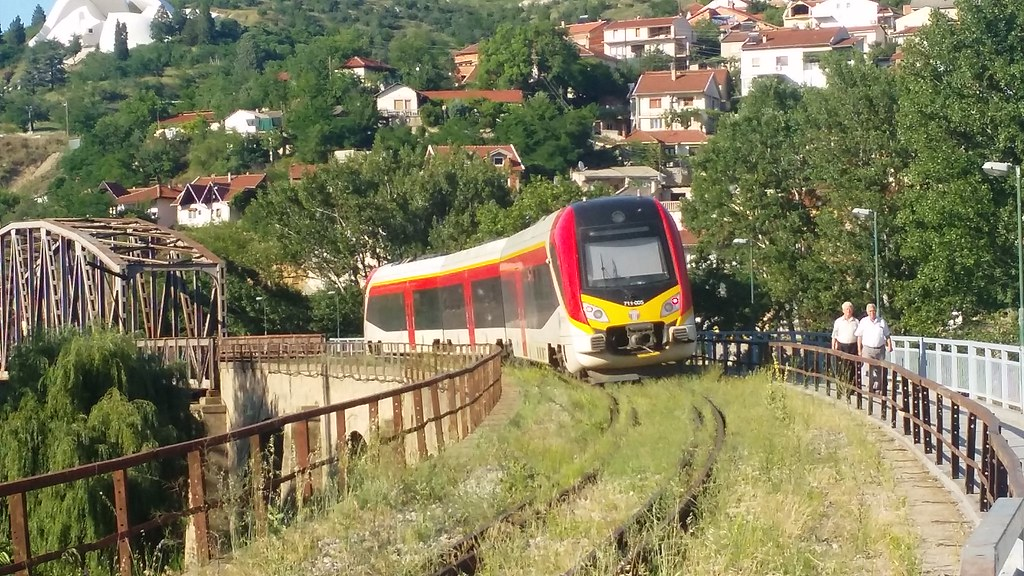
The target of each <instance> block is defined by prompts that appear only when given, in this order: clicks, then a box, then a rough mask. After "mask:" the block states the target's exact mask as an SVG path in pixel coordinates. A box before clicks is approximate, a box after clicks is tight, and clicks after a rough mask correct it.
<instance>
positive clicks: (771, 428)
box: [657, 375, 920, 575]
mask: <svg viewBox="0 0 1024 576" xmlns="http://www.w3.org/2000/svg"><path fill="white" fill-rule="evenodd" d="M696 389H697V390H698V391H702V392H706V393H707V394H708V395H709V396H711V397H712V398H713V399H714V400H715V401H716V402H717V403H718V404H719V405H720V407H721V408H722V409H723V411H724V412H725V414H726V418H727V419H728V440H727V443H726V449H725V453H724V454H723V455H722V458H721V460H720V462H719V465H718V468H717V471H716V473H715V475H714V481H713V485H712V487H711V488H710V490H709V491H708V492H707V493H706V494H705V496H704V497H703V498H702V501H701V510H702V515H701V517H700V523H699V524H698V527H697V529H696V530H695V531H694V532H692V533H691V534H689V535H686V536H679V537H665V538H664V541H665V547H664V549H663V554H662V555H661V557H660V558H659V559H658V566H659V568H660V569H659V570H657V571H658V572H660V573H666V574H677V573H680V571H683V570H684V571H685V572H686V573H688V574H815V575H818V574H891V575H904V574H918V573H920V564H919V560H918V557H917V536H916V535H915V532H914V530H913V528H912V526H911V523H910V521H909V519H908V517H907V513H906V505H905V502H904V501H903V499H902V498H900V497H898V496H896V495H895V494H896V492H897V491H896V490H895V486H894V480H893V474H892V472H891V469H890V468H889V466H888V465H887V464H886V462H885V460H884V457H883V455H882V453H881V451H880V448H879V447H878V446H877V445H876V444H874V443H873V442H872V440H871V438H870V436H869V433H868V427H870V426H872V424H870V423H868V422H865V421H864V420H863V419H861V418H859V417H857V416H856V415H851V414H850V413H849V412H848V411H846V410H844V409H842V408H840V407H838V406H834V405H830V404H829V403H827V402H824V401H822V400H820V399H816V398H813V397H809V396H806V395H804V394H802V393H800V392H798V391H795V390H792V389H789V388H788V387H786V385H784V384H781V383H771V382H770V381H769V378H768V376H766V375H757V376H751V377H747V378H742V379H725V380H722V381H717V380H716V379H715V378H714V377H713V376H711V377H707V378H704V379H702V380H701V381H700V382H698V383H697V385H696Z"/></svg>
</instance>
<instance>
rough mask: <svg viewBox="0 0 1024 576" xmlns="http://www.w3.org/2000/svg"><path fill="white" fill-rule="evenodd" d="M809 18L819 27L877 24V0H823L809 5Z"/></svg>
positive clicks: (849, 26) (855, 26)
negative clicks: (875, 0)
mask: <svg viewBox="0 0 1024 576" xmlns="http://www.w3.org/2000/svg"><path fill="white" fill-rule="evenodd" d="M811 18H812V19H813V20H814V25H815V26H816V27H819V28H838V27H840V26H842V27H845V28H858V27H861V26H875V25H877V24H878V2H874V1H873V0H824V2H821V3H819V4H816V5H814V6H811Z"/></svg>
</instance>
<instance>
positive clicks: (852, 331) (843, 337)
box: [832, 302, 859, 385]
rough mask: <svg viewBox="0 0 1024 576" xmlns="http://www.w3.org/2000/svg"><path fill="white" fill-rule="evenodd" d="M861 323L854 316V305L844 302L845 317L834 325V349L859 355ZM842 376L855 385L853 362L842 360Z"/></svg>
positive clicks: (840, 367) (837, 320)
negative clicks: (858, 337)
mask: <svg viewBox="0 0 1024 576" xmlns="http://www.w3.org/2000/svg"><path fill="white" fill-rule="evenodd" d="M858 325H859V321H858V320H857V318H855V317H854V316H853V303H852V302H843V315H842V316H840V317H839V318H836V321H835V322H834V323H833V324H832V349H833V350H839V351H840V352H846V353H847V354H858V353H859V351H858V349H857V326H858ZM837 368H838V369H839V373H840V375H842V376H844V377H845V378H846V381H847V382H849V383H850V384H851V385H853V384H854V374H855V370H854V366H853V361H852V360H842V361H840V362H839V363H838V365H837Z"/></svg>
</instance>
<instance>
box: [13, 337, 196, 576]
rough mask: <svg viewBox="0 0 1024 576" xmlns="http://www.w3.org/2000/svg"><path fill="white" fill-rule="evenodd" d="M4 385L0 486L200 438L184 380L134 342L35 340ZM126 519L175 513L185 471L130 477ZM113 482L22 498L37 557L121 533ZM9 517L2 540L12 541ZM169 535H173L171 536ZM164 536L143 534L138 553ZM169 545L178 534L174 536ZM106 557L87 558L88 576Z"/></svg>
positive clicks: (139, 470)
mask: <svg viewBox="0 0 1024 576" xmlns="http://www.w3.org/2000/svg"><path fill="white" fill-rule="evenodd" d="M9 366H10V380H9V381H8V382H6V383H5V384H4V386H3V387H0V462H2V463H3V464H2V465H0V481H2V482H6V481H10V480H15V479H19V478H24V477H27V476H32V475H35V474H42V473H46V472H55V471H58V470H63V469H66V468H72V467H75V466H80V465H84V464H88V463H91V462H98V461H101V460H106V459H110V458H116V457H118V456H124V455H127V454H133V453H136V452H139V451H142V450H146V449H151V448H156V447H157V446H163V445H168V444H173V443H176V442H181V441H185V440H189V439H192V438H197V437H199V436H200V435H201V434H202V427H201V424H200V423H199V421H198V420H197V419H196V418H195V417H194V416H193V415H192V414H191V413H190V411H189V404H190V397H189V393H188V382H187V381H186V380H184V375H183V372H182V371H181V370H180V369H178V368H175V367H169V366H165V365H164V364H163V362H162V360H160V359H158V358H156V357H155V356H150V355H147V354H145V353H143V352H141V351H140V350H139V348H138V346H137V345H136V343H135V342H134V341H133V339H132V337H131V336H130V335H125V334H116V333H112V332H102V331H96V332H88V333H79V332H75V331H69V332H62V333H43V334H37V335H35V336H33V337H32V339H30V340H29V341H27V342H25V343H23V344H21V345H19V346H17V347H16V348H15V349H14V351H13V354H12V356H11V359H10V364H9ZM127 479H128V493H129V494H130V495H131V497H130V498H129V499H128V518H129V522H131V523H132V524H135V525H138V524H140V523H142V522H144V521H146V520H149V519H151V518H153V517H154V516H155V515H157V514H160V513H163V512H171V511H177V510H179V509H180V505H181V501H182V498H183V494H184V493H185V490H186V489H187V469H186V467H185V466H184V463H183V462H182V461H180V460H175V459H163V460H156V461H153V462H150V463H147V464H143V465H140V466H136V467H133V468H131V469H129V470H128V473H127ZM113 502H114V494H113V483H112V480H111V477H110V476H109V475H100V476H95V477H92V478H88V479H85V480H80V481H78V482H72V483H68V484H61V485H59V486H55V487H53V488H49V489H44V490H37V491H33V492H30V493H29V494H28V506H29V509H30V510H32V512H33V514H34V515H35V517H36V518H45V519H46V521H45V522H31V523H30V524H29V531H30V534H29V538H30V541H31V542H32V546H33V548H34V549H37V550H57V549H60V548H63V547H65V546H67V545H68V544H69V543H73V542H93V541H96V540H98V539H99V538H101V537H103V536H107V535H108V534H112V533H114V532H115V531H116V530H117V526H115V522H114V517H115V514H114V513H113V509H112V507H113ZM6 516H7V509H6V508H3V509H0V539H6V540H8V541H9V538H10V533H9V522H8V518H7V517H6ZM170 530H172V531H174V530H177V528H171V529H170ZM165 535H167V534H166V533H164V532H162V531H160V530H156V531H153V532H150V533H147V534H146V535H145V536H143V539H144V541H145V542H146V544H145V545H144V546H143V548H142V549H146V548H147V547H149V546H155V545H156V543H157V542H158V541H159V540H160V539H161V538H162V537H163V536H165ZM170 537H172V538H180V537H182V534H180V533H177V534H174V533H172V534H171V535H170ZM112 554H113V553H112V552H106V553H101V554H99V555H89V556H88V557H87V559H86V560H85V562H86V565H87V567H88V568H90V571H91V572H100V571H101V570H103V569H107V568H109V566H110V561H111V555H112Z"/></svg>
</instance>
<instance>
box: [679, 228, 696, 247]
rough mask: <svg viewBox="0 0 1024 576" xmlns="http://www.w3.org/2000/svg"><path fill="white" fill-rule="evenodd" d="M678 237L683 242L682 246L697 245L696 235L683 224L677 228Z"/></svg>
mask: <svg viewBox="0 0 1024 576" xmlns="http://www.w3.org/2000/svg"><path fill="white" fill-rule="evenodd" d="M679 239H680V240H681V241H682V242H683V246H696V245H697V237H696V236H695V235H694V234H693V232H690V230H689V229H688V228H686V227H685V226H683V227H682V228H680V229H679Z"/></svg>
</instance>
